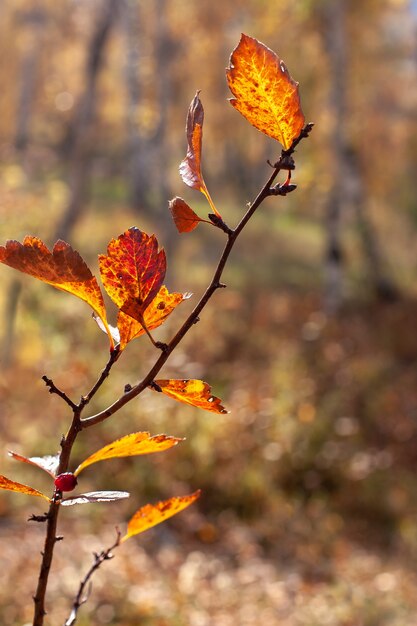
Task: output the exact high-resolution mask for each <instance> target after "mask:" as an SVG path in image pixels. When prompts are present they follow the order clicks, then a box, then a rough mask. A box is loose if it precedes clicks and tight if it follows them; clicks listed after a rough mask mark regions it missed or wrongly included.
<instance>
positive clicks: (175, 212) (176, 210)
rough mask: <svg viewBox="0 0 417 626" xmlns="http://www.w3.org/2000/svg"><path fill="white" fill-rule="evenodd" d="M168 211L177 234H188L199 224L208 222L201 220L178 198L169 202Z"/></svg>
mask: <svg viewBox="0 0 417 626" xmlns="http://www.w3.org/2000/svg"><path fill="white" fill-rule="evenodd" d="M169 210H170V211H171V213H172V217H173V219H174V223H175V226H176V227H177V230H178V232H179V233H190V232H191V231H192V230H194V228H197V226H198V223H199V222H207V223H209V224H212V222H209V221H208V220H202V219H201V218H200V217H198V215H197V214H196V213H194V211H193V210H192V208H191V207H190V206H188V204H187V203H186V202H185V200H183V199H182V198H179V197H178V196H177V197H176V198H174V199H173V200H170V202H169Z"/></svg>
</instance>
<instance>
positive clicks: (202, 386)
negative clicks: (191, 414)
mask: <svg viewBox="0 0 417 626" xmlns="http://www.w3.org/2000/svg"><path fill="white" fill-rule="evenodd" d="M151 389H153V390H154V391H161V392H162V393H164V394H165V395H167V396H169V397H170V398H174V400H178V401H179V402H185V403H186V404H191V405H192V406H196V407H198V408H199V409H204V410H205V411H211V412H212V413H228V412H229V411H227V410H226V409H225V408H224V406H222V404H221V400H220V398H216V396H213V395H212V394H211V387H210V385H209V384H208V383H205V382H204V381H202V380H195V379H188V380H174V379H171V380H155V381H154V384H153V385H151Z"/></svg>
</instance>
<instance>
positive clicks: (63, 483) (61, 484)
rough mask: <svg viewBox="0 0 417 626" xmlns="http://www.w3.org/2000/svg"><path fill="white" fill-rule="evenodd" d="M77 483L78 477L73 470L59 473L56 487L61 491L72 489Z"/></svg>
mask: <svg viewBox="0 0 417 626" xmlns="http://www.w3.org/2000/svg"><path fill="white" fill-rule="evenodd" d="M76 485H77V479H76V477H75V476H74V474H73V473H72V472H64V473H63V474H58V476H57V477H56V478H55V487H56V488H57V489H59V491H72V490H73V489H75V487H76Z"/></svg>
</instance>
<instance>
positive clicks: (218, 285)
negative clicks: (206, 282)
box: [213, 282, 227, 289]
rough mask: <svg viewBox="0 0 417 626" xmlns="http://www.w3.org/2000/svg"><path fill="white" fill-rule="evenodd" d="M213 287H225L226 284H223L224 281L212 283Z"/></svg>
mask: <svg viewBox="0 0 417 626" xmlns="http://www.w3.org/2000/svg"><path fill="white" fill-rule="evenodd" d="M213 287H214V289H226V287H227V285H225V284H224V283H219V282H218V283H214V285H213Z"/></svg>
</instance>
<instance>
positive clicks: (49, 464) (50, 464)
mask: <svg viewBox="0 0 417 626" xmlns="http://www.w3.org/2000/svg"><path fill="white" fill-rule="evenodd" d="M8 454H9V456H11V457H12V458H13V459H15V460H16V461H22V463H29V465H34V466H35V467H39V468H40V469H41V470H43V471H44V472H46V473H47V474H49V475H50V476H52V478H55V476H56V471H57V469H58V465H59V453H58V454H54V455H53V456H51V455H47V456H31V457H27V456H23V455H22V454H18V453H17V452H13V451H12V450H9V452H8Z"/></svg>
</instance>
